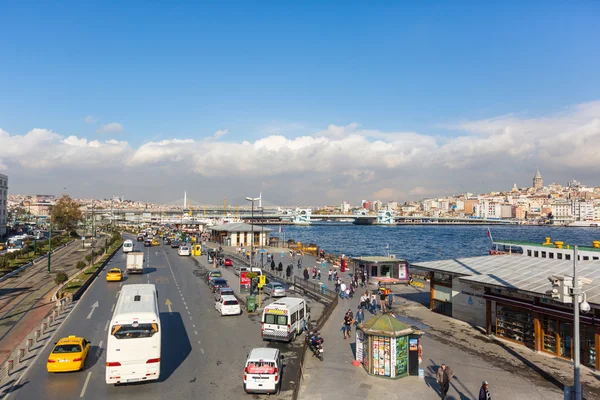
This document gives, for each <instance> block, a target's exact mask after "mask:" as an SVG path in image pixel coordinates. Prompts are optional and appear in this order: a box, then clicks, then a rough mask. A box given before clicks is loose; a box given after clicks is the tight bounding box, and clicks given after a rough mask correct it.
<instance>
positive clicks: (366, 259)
mask: <svg viewBox="0 0 600 400" xmlns="http://www.w3.org/2000/svg"><path fill="white" fill-rule="evenodd" d="M352 259H353V260H355V261H364V262H368V263H375V264H377V263H394V262H403V261H406V260H403V259H401V258H393V257H383V256H369V257H352Z"/></svg>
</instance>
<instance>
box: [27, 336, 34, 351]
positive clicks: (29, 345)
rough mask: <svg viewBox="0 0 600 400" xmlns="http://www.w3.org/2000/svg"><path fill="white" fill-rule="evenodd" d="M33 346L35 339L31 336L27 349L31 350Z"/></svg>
mask: <svg viewBox="0 0 600 400" xmlns="http://www.w3.org/2000/svg"><path fill="white" fill-rule="evenodd" d="M32 347H33V339H31V338H29V339H27V351H31V348H32Z"/></svg>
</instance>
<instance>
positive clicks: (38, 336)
mask: <svg viewBox="0 0 600 400" xmlns="http://www.w3.org/2000/svg"><path fill="white" fill-rule="evenodd" d="M40 337H42V332H41V331H40V330H39V329H38V330H36V331H35V341H36V343H37V342H39V341H40Z"/></svg>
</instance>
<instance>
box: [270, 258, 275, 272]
mask: <svg viewBox="0 0 600 400" xmlns="http://www.w3.org/2000/svg"><path fill="white" fill-rule="evenodd" d="M273 271H275V260H271V272H273Z"/></svg>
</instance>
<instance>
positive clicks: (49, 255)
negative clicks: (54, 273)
mask: <svg viewBox="0 0 600 400" xmlns="http://www.w3.org/2000/svg"><path fill="white" fill-rule="evenodd" d="M48 210H49V214H50V232H49V233H48V273H50V264H51V263H52V261H51V259H52V206H48Z"/></svg>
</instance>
